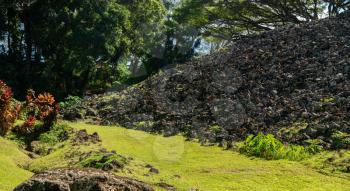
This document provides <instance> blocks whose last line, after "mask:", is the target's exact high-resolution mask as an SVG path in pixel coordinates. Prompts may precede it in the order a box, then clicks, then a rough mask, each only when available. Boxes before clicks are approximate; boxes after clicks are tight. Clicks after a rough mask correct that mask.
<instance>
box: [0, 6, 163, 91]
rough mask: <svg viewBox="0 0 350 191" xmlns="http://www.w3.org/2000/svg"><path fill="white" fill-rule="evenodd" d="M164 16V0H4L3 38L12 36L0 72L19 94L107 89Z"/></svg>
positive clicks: (2, 52) (0, 31)
mask: <svg viewBox="0 0 350 191" xmlns="http://www.w3.org/2000/svg"><path fill="white" fill-rule="evenodd" d="M163 16H164V7H163V4H162V1H161V0H144V1H119V0H109V1H96V0H71V1H49V0H37V1H26V2H21V3H17V2H16V1H13V2H1V3H0V25H1V24H3V23H5V24H4V25H1V26H5V27H1V29H0V41H2V40H3V39H7V38H9V39H11V40H10V41H7V42H4V43H8V44H6V45H4V47H8V48H2V45H0V46H1V47H0V56H1V59H0V62H1V64H0V67H1V68H0V75H1V76H4V77H5V78H7V79H10V81H11V82H12V84H13V85H14V86H15V87H16V88H18V89H20V90H21V91H19V92H23V91H24V90H25V89H27V88H29V87H34V88H35V89H38V90H41V91H43V90H45V91H50V92H53V93H55V95H56V97H59V98H63V97H65V96H67V95H68V94H74V95H82V94H83V92H84V91H86V90H87V89H90V88H96V89H99V88H104V87H107V84H111V83H112V82H113V81H116V80H118V78H119V77H118V67H117V66H118V64H119V63H120V61H121V60H122V59H127V58H128V56H129V54H130V53H138V52H140V51H142V50H143V49H144V48H145V46H144V44H145V41H146V40H150V39H153V38H152V36H153V35H152V33H153V32H154V31H155V30H154V28H157V27H158V26H161V25H162V23H161V20H162V19H163ZM10 71H14V72H10ZM91 86H92V87H91ZM96 86H97V87H96ZM18 95H20V96H21V97H24V95H25V94H24V93H18Z"/></svg>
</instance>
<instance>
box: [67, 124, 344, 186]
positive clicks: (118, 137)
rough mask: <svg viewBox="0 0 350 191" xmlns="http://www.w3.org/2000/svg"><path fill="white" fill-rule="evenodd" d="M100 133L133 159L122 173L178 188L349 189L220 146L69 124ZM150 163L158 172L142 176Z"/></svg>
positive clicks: (291, 165)
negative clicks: (130, 164) (129, 166)
mask: <svg viewBox="0 0 350 191" xmlns="http://www.w3.org/2000/svg"><path fill="white" fill-rule="evenodd" d="M70 125H71V126H73V127H75V128H77V129H87V130H88V131H89V133H93V132H98V133H99V135H100V136H101V139H102V140H103V141H102V145H103V147H105V148H107V149H108V150H116V151H117V152H118V153H121V154H124V155H128V156H131V157H133V158H135V161H134V162H133V165H132V167H131V168H132V169H133V173H126V172H124V173H120V174H121V175H124V176H130V177H134V178H137V179H139V180H143V181H145V182H149V183H152V184H156V183H159V182H165V183H167V184H170V185H174V186H176V187H177V188H178V189H179V190H189V189H193V190H195V189H198V190H204V191H215V190H220V191H226V190H259V191H264V190H278V191H282V190H293V191H294V190H330V191H335V190H350V179H345V178H338V177H333V176H326V175H323V174H321V173H318V172H316V171H315V170H314V169H312V168H310V167H307V166H305V165H302V164H301V163H298V162H290V161H285V160H278V161H266V160H261V159H254V158H248V157H246V156H244V155H240V154H238V153H236V152H232V151H223V150H222V148H219V147H202V146H200V145H199V144H197V143H194V142H186V141H184V138H183V137H180V136H177V137H170V138H164V137H162V136H156V135H150V134H148V133H144V132H140V131H134V130H128V129H124V128H119V127H106V126H94V125H88V124H84V123H70ZM147 163H149V164H151V165H153V166H154V167H156V168H157V169H159V170H160V174H158V175H151V176H145V174H147V171H145V169H144V168H141V167H140V165H144V164H147Z"/></svg>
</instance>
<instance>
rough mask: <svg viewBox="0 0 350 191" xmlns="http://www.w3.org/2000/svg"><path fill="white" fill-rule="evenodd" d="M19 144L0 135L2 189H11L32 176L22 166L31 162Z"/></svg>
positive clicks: (0, 187) (0, 177) (0, 184)
mask: <svg viewBox="0 0 350 191" xmlns="http://www.w3.org/2000/svg"><path fill="white" fill-rule="evenodd" d="M29 160H30V159H29V158H28V156H27V155H25V154H24V153H22V152H21V151H20V150H19V149H18V146H17V145H16V144H14V143H12V142H10V141H8V140H5V139H3V138H1V137H0V191H9V190H12V189H13V188H14V187H16V186H17V185H18V184H20V183H21V182H23V181H25V180H27V179H28V178H30V177H31V176H32V173H31V172H29V171H26V170H23V169H22V168H21V167H22V166H24V165H25V164H26V163H28V162H29Z"/></svg>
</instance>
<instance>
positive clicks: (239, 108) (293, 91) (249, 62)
mask: <svg viewBox="0 0 350 191" xmlns="http://www.w3.org/2000/svg"><path fill="white" fill-rule="evenodd" d="M86 105H90V106H91V107H93V108H94V109H96V110H98V116H99V118H101V119H102V123H103V124H121V125H124V126H127V127H133V128H138V129H141V130H145V131H151V132H161V133H164V134H165V135H175V134H178V133H180V132H181V133H185V134H186V135H187V136H188V137H190V138H191V137H199V138H200V139H201V140H202V142H205V141H206V140H209V141H213V142H222V141H223V140H226V141H228V142H230V141H231V140H236V139H243V138H245V137H246V136H247V135H249V134H255V133H258V132H265V133H273V134H275V135H279V136H280V138H281V139H284V140H286V141H291V142H298V143H302V142H303V141H304V140H307V139H322V140H323V141H325V142H329V143H331V142H332V140H331V137H332V134H333V133H335V132H343V133H350V13H344V14H341V15H340V16H339V17H337V18H331V19H324V20H320V21H316V22H310V23H307V24H302V25H299V26H290V27H286V28H281V29H276V30H273V31H270V32H266V33H262V34H259V35H255V36H248V37H243V38H241V39H239V40H237V41H235V42H234V43H233V44H232V45H231V46H229V47H228V48H226V50H224V51H221V52H218V53H215V54H213V55H209V56H205V57H203V58H201V59H198V60H195V61H192V62H188V63H186V64H182V65H177V66H176V67H168V68H165V69H164V70H163V71H161V72H160V73H159V74H157V75H155V76H153V77H150V78H149V79H147V80H146V81H145V82H143V83H142V84H141V85H137V86H135V87H131V88H128V89H126V90H124V91H123V92H119V93H114V94H113V96H111V95H104V96H100V97H97V98H94V99H88V100H86ZM299 123H304V124H306V125H305V126H303V128H301V129H298V132H299V131H300V133H298V135H297V136H291V137H286V136H284V134H283V133H282V134H280V132H281V129H284V128H293V127H294V126H297V125H295V124H299Z"/></svg>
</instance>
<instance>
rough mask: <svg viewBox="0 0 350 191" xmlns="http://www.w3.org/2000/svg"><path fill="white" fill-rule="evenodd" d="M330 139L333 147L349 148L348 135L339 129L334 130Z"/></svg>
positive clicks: (349, 136) (349, 137) (349, 138)
mask: <svg viewBox="0 0 350 191" xmlns="http://www.w3.org/2000/svg"><path fill="white" fill-rule="evenodd" d="M331 140H332V148H333V149H341V148H349V146H350V135H349V134H347V133H343V132H341V131H336V132H334V133H333V134H332V135H331Z"/></svg>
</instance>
